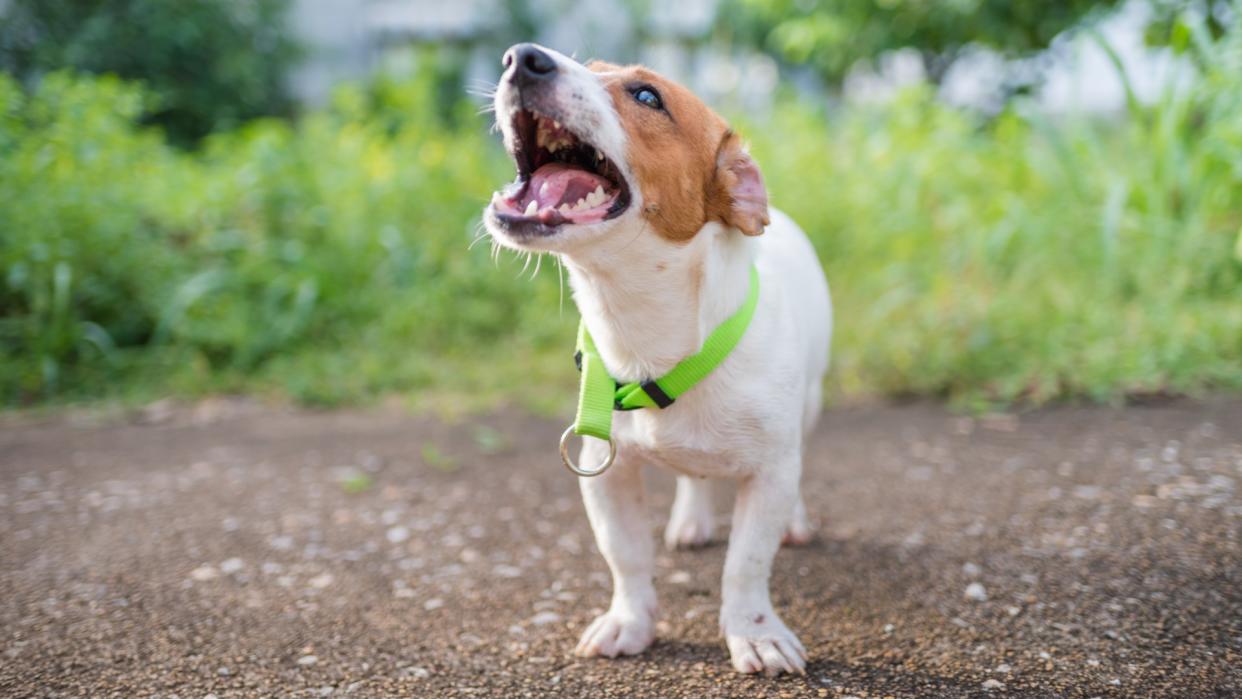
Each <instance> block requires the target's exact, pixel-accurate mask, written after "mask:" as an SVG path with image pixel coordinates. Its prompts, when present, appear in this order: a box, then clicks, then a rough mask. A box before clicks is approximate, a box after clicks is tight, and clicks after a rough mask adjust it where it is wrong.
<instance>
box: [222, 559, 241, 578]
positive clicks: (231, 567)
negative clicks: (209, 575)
mask: <svg viewBox="0 0 1242 699" xmlns="http://www.w3.org/2000/svg"><path fill="white" fill-rule="evenodd" d="M245 567H246V564H245V563H244V562H243V561H242V559H240V558H230V559H228V560H226V561H224V562H223V563H221V564H220V572H221V573H224V574H225V575H232V574H233V573H236V572H238V571H240V570H241V569H242V568H245Z"/></svg>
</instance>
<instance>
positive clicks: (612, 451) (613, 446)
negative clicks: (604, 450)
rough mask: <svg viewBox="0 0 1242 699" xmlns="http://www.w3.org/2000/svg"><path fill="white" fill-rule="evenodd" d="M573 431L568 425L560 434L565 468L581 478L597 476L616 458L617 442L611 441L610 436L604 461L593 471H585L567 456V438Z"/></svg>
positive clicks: (562, 459)
mask: <svg viewBox="0 0 1242 699" xmlns="http://www.w3.org/2000/svg"><path fill="white" fill-rule="evenodd" d="M573 433H574V426H573V425H570V426H569V427H567V428H565V434H562V435H561V461H564V462H565V468H567V469H569V470H570V471H573V472H574V474H575V475H578V476H582V477H583V478H590V477H591V476H598V475H599V474H601V473H603V472H604V471H607V470H608V467H609V466H611V465H612V462H613V461H615V460H616V458H617V443H616V442H614V441H613V439H612V437H609V438H608V458H606V459H604V463H602V464H600V465H599V467H598V468H596V469H595V470H594V471H587V470H586V469H583V468H579V467H578V464H575V463H574V460H573V459H571V458H569V438H570V437H571V436H573ZM584 439H585V437H584Z"/></svg>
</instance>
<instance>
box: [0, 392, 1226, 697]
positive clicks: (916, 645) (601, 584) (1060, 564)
mask: <svg viewBox="0 0 1242 699" xmlns="http://www.w3.org/2000/svg"><path fill="white" fill-rule="evenodd" d="M153 413H154V414H151V415H148V418H154V419H155V424H135V423H134V421H132V420H130V421H129V422H128V423H127V424H102V425H92V424H83V422H82V420H80V419H70V418H67V417H63V416H62V417H59V418H56V419H54V420H51V421H47V422H43V423H30V422H25V423H20V422H18V421H16V420H15V419H12V418H9V419H7V421H6V422H3V423H0V547H2V548H0V553H2V561H0V599H2V600H3V602H0V638H2V639H3V640H2V646H3V655H2V656H0V694H3V695H5V696H75V697H76V696H118V697H139V696H142V697H146V696H160V697H171V696H174V695H176V696H178V697H183V698H185V697H204V696H209V695H213V694H214V695H215V696H217V697H227V696H255V695H277V696H345V695H348V696H386V695H403V696H420V697H421V696H485V697H521V696H550V695H559V696H569V697H574V696H592V697H604V696H609V697H611V696H616V697H621V696H653V697H654V696H661V697H680V696H685V697H702V696H829V697H832V696H844V695H857V696H873V697H882V696H886V695H893V696H983V695H991V696H1097V695H1098V696H1239V695H1240V694H1242V543H1240V539H1242V495H1240V493H1239V489H1240V487H1242V401H1240V400H1237V399H1229V400H1214V401H1210V402H1207V403H1189V402H1185V403H1174V404H1169V405H1163V406H1159V407H1146V408H1132V409H1128V410H1124V411H1118V410H1109V409H1058V410H1052V411H1046V412H1039V413H1035V414H1033V415H1026V416H1023V417H1021V418H1020V419H1011V418H997V419H990V420H974V419H968V418H962V417H957V416H953V415H951V414H949V413H947V412H945V411H944V410H942V409H940V408H937V407H928V406H907V407H891V408H869V409H855V410H838V411H834V412H831V413H829V414H828V416H827V418H826V419H825V421H824V423H823V425H822V427H821V428H820V430H819V431H818V433H817V434H816V435H815V438H814V441H813V443H812V445H811V449H810V452H811V455H810V457H809V463H808V464H807V473H806V477H805V484H806V485H805V488H806V493H807V498H808V504H809V505H810V506H811V509H812V510H813V511H814V512H815V513H817V516H818V517H819V518H820V519H821V521H822V522H823V526H822V529H821V535H820V538H819V540H818V541H817V542H816V543H815V544H813V545H811V546H808V547H804V548H800V549H789V550H785V551H783V552H782V553H781V554H780V555H779V556H778V558H777V563H776V573H775V576H774V579H773V589H774V594H775V598H776V603H777V607H778V609H779V610H780V611H781V612H782V613H783V614H784V616H785V618H786V620H787V621H788V622H789V623H790V626H791V627H793V628H794V629H795V630H796V631H798V632H799V633H800V634H801V636H802V639H803V640H804V641H805V643H806V646H807V648H808V649H809V651H810V654H811V658H812V663H811V665H810V668H809V672H808V674H807V676H806V677H804V678H785V679H780V680H770V679H764V678H749V677H741V676H737V675H735V674H733V673H732V672H731V671H730V670H729V669H728V664H727V657H726V653H725V649H724V646H723V644H722V643H721V642H720V640H719V639H718V637H717V629H716V619H715V614H716V605H717V602H718V595H719V587H718V586H719V582H718V580H719V571H720V567H721V563H722V558H723V553H724V549H723V546H720V545H716V546H712V547H709V548H706V549H703V550H699V551H690V552H676V553H665V554H662V555H661V557H660V560H659V568H658V581H657V587H658V589H659V591H660V594H661V596H662V600H661V602H662V618H663V621H662V623H661V627H660V629H661V630H660V639H659V640H658V641H657V643H656V645H655V646H654V647H653V648H652V649H651V650H650V651H649V652H648V653H647V654H646V655H644V656H642V657H640V658H637V659H627V660H622V661H602V660H590V661H584V660H578V659H575V658H573V657H571V656H569V655H568V651H569V649H570V648H571V647H572V645H573V643H574V641H575V640H576V637H577V633H578V632H579V631H580V630H581V629H582V628H583V626H584V624H585V623H587V622H588V621H589V620H590V619H591V617H592V614H594V613H595V612H597V611H598V610H599V609H600V608H602V607H604V606H605V605H606V604H607V600H608V581H607V578H606V576H605V567H604V564H603V562H602V560H601V559H600V558H599V556H598V555H597V554H596V552H595V550H594V544H593V543H592V540H591V536H590V532H589V530H588V528H587V524H586V519H585V516H584V514H583V512H582V507H581V504H580V503H579V501H578V497H577V489H576V484H575V483H574V480H573V478H572V477H571V476H569V474H567V473H566V472H565V471H564V470H563V469H562V468H561V466H560V464H559V461H558V460H557V458H556V455H555V441H556V438H557V436H558V434H559V431H560V429H561V426H560V425H559V424H553V423H549V422H545V421H541V420H537V419H534V418H525V417H520V416H513V415H506V416H502V417H495V418H490V419H486V420H483V421H479V422H472V423H464V424H458V425H444V424H438V423H435V422H432V421H428V420H420V419H413V418H409V417H403V416H400V415H394V414H388V413H330V414H323V413H318V414H308V413H287V412H279V411H272V410H269V409H262V408H257V407H251V406H247V405H245V404H241V405H229V404H223V407H221V405H220V404H209V405H206V406H200V407H199V408H197V409H194V410H189V409H186V410H181V409H177V410H172V411H165V410H155V411H153ZM649 484H650V489H651V490H652V491H653V497H652V499H653V500H654V504H655V505H656V506H657V507H658V508H659V509H658V510H656V514H655V518H654V520H653V521H654V522H656V523H658V524H659V525H661V526H662V524H663V522H664V517H665V514H666V512H667V506H668V504H669V502H670V490H669V486H670V485H671V479H670V478H668V477H667V476H666V475H663V474H658V475H656V474H653V476H652V478H650V480H649ZM722 495H724V494H723V493H722ZM721 500H722V502H721V510H720V511H721V514H722V522H723V521H727V520H725V519H724V517H723V515H724V513H725V512H726V510H725V507H724V502H723V501H724V498H723V497H722V499H721ZM968 591H969V594H968ZM985 598H986V599H985Z"/></svg>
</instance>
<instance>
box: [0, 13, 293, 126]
mask: <svg viewBox="0 0 1242 699" xmlns="http://www.w3.org/2000/svg"><path fill="white" fill-rule="evenodd" d="M287 5H288V0H175V1H170V0H52V1H49V0H9V2H8V3H7V7H6V8H3V9H0V68H3V69H4V70H7V71H9V72H10V73H12V74H13V75H17V76H19V77H20V78H21V79H22V81H23V82H25V83H27V84H33V82H34V81H36V80H38V79H39V77H40V76H42V75H44V74H45V73H48V72H53V71H56V70H60V69H71V70H75V71H79V72H88V73H113V74H116V75H119V76H121V77H123V78H128V79H135V80H142V81H144V82H145V83H146V84H147V86H148V88H149V89H150V91H151V92H152V93H153V95H154V97H155V99H153V100H152V101H151V102H149V104H148V109H146V110H144V112H143V118H144V120H146V121H148V122H150V123H155V124H158V125H160V126H162V127H163V128H164V129H166V130H167V132H168V134H169V136H170V137H171V138H173V139H174V140H175V141H177V142H179V143H182V144H188V143H192V142H194V141H196V140H197V139H199V138H201V137H202V136H204V135H206V134H207V133H210V132H211V131H214V130H220V129H227V128H231V127H233V126H236V125H238V124H239V123H241V122H242V121H244V120H246V119H249V118H252V117H256V116H265V115H276V114H285V113H287V112H288V111H289V109H290V106H291V104H290V101H289V98H288V95H287V93H286V91H285V86H284V82H283V81H284V76H285V74H286V72H287V71H288V69H289V67H290V66H291V65H292V62H293V61H294V60H295V58H296V57H297V54H298V51H297V49H296V47H295V44H294V43H293V41H292V39H291V38H290V36H289V35H288V34H287V32H286V29H285V22H284V13H285V10H286V7H287Z"/></svg>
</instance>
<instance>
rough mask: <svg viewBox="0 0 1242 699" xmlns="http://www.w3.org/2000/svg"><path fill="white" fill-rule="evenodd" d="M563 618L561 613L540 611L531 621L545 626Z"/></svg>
mask: <svg viewBox="0 0 1242 699" xmlns="http://www.w3.org/2000/svg"><path fill="white" fill-rule="evenodd" d="M560 620H561V615H560V614H557V613H556V612H539V613H538V614H536V615H535V616H533V617H531V619H530V623H532V624H534V625H535V626H543V625H544V624H554V623H556V622H558V621H560Z"/></svg>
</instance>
